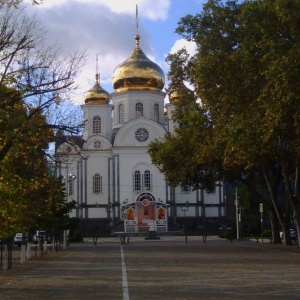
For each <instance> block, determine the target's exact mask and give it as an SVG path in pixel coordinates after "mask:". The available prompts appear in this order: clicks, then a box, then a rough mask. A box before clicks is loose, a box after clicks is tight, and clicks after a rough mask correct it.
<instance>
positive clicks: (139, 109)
mask: <svg viewBox="0 0 300 300" xmlns="http://www.w3.org/2000/svg"><path fill="white" fill-rule="evenodd" d="M142 115H143V104H142V103H140V102H139V103H137V104H136V105H135V117H136V118H139V117H141V116H142Z"/></svg>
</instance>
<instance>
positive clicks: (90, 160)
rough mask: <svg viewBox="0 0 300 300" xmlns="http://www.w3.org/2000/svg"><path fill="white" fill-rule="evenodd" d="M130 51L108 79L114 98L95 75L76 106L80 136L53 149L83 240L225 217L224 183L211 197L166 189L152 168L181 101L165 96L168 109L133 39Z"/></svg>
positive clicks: (157, 77) (157, 73)
mask: <svg viewBox="0 0 300 300" xmlns="http://www.w3.org/2000/svg"><path fill="white" fill-rule="evenodd" d="M135 44H136V45H135V48H134V49H133V51H132V53H131V54H130V56H129V58H128V59H127V60H125V61H124V62H122V63H121V64H119V65H118V66H117V67H116V69H115V70H114V72H113V75H112V86H113V89H114V92H113V93H111V94H109V93H108V92H106V91H105V90H104V89H103V88H102V87H101V85H100V83H99V75H98V74H97V75H96V82H95V85H94V86H93V87H92V88H91V89H90V90H89V91H88V92H87V93H86V95H85V98H84V104H83V105H82V106H81V109H82V113H83V120H84V124H83V125H84V127H83V134H82V136H76V137H71V136H69V137H68V136H61V139H60V140H59V141H58V142H57V144H56V154H57V158H58V161H59V162H58V167H57V176H63V178H64V179H65V185H66V191H67V198H68V200H69V201H72V200H75V201H76V203H77V206H76V209H74V211H73V212H72V213H71V217H76V218H78V219H79V222H80V228H81V230H82V231H83V233H85V234H89V233H90V234H92V233H93V234H97V231H103V229H104V228H107V226H108V225H110V226H112V230H114V227H116V226H118V228H121V230H122V231H124V232H126V233H141V232H142V233H147V232H148V230H149V226H150V225H149V224H152V225H153V224H154V227H155V230H156V231H157V233H158V234H159V233H167V232H169V231H170V230H172V229H171V227H174V226H175V225H177V224H182V222H186V221H187V220H192V221H193V223H194V224H199V225H198V226H200V224H203V222H210V221H215V222H217V221H218V220H222V219H224V218H225V196H224V185H223V183H222V182H220V184H218V185H217V187H216V191H215V193H213V194H207V193H206V192H204V191H202V190H196V191H192V190H191V189H190V187H189V186H182V187H181V186H179V187H176V188H174V187H170V186H169V185H168V182H167V181H166V180H165V178H164V176H163V174H161V173H160V172H159V170H158V169H157V168H156V167H155V166H154V165H153V164H152V163H151V158H150V156H149V155H148V153H147V150H148V145H149V143H150V142H151V141H153V140H155V139H160V140H161V139H163V138H164V136H165V135H166V134H174V128H175V126H176V125H175V124H174V123H173V122H172V118H171V117H172V112H173V111H174V109H175V105H176V101H175V100H177V101H178V99H175V98H174V99H173V98H172V97H170V99H169V101H170V102H169V103H167V104H166V105H165V103H164V101H165V97H166V94H165V93H164V92H163V87H164V82H165V75H164V73H163V71H162V69H161V68H160V67H159V66H158V65H157V64H156V63H154V62H153V61H151V60H149V59H148V58H147V56H146V55H145V54H144V52H143V51H142V49H141V48H140V36H139V35H138V34H137V35H136V36H135ZM104 230H105V229H104Z"/></svg>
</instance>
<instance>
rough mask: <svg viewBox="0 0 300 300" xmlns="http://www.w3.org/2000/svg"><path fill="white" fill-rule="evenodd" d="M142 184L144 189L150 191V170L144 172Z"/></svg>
mask: <svg viewBox="0 0 300 300" xmlns="http://www.w3.org/2000/svg"><path fill="white" fill-rule="evenodd" d="M144 186H145V190H147V191H150V190H151V174H150V171H148V170H147V171H145V172H144Z"/></svg>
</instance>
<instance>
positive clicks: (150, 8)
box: [25, 0, 171, 20]
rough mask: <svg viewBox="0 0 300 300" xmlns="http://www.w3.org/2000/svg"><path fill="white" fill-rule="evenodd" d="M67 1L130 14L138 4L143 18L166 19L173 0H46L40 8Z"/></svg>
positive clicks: (28, 0) (58, 4) (133, 12)
mask: <svg viewBox="0 0 300 300" xmlns="http://www.w3.org/2000/svg"><path fill="white" fill-rule="evenodd" d="M25 2H27V3H31V2H32V0H25ZM66 3H72V4H74V5H76V3H81V4H86V5H91V4H97V5H100V6H105V7H107V8H109V9H110V10H111V11H112V12H114V13H118V14H129V15H133V14H135V7H136V5H138V9H139V11H140V12H141V15H142V17H143V18H148V19H150V20H159V19H161V20H165V19H167V16H168V10H169V8H170V5H171V0H126V1H124V0H44V1H43V4H42V5H40V6H39V8H41V9H47V8H54V7H56V8H57V7H58V6H62V5H65V4H66Z"/></svg>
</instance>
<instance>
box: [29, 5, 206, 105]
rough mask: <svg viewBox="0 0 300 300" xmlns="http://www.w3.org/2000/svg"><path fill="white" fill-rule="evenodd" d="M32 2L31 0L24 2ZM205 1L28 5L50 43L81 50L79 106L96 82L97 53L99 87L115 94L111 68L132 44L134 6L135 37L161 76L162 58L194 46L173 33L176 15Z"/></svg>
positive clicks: (192, 11)
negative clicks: (39, 20)
mask: <svg viewBox="0 0 300 300" xmlns="http://www.w3.org/2000/svg"><path fill="white" fill-rule="evenodd" d="M25 2H31V0H25ZM205 2H206V0H44V1H43V4H42V5H39V6H32V5H30V4H28V5H27V10H28V11H30V12H34V13H36V14H37V16H38V17H39V18H40V19H41V22H42V25H43V26H44V27H45V28H46V30H47V37H48V39H49V43H53V42H55V41H58V42H59V44H60V46H61V50H62V53H68V52H70V51H75V50H77V49H78V50H85V51H86V54H87V58H86V63H85V67H84V69H83V70H82V72H81V75H80V77H79V78H78V80H77V83H78V84H79V89H78V91H77V93H76V95H74V97H73V101H74V102H76V103H78V104H82V103H83V99H84V94H85V92H86V91H87V90H88V89H90V88H91V87H92V86H93V84H94V82H95V72H96V55H98V61H99V72H100V78H101V82H100V83H101V85H102V87H103V88H104V89H106V90H107V91H108V92H113V89H112V86H111V76H112V73H113V70H114V69H115V68H116V67H117V66H118V65H119V64H120V63H122V62H123V61H124V60H125V59H127V58H128V56H129V54H130V53H131V52H132V50H133V49H134V47H135V41H134V36H135V32H136V18H135V15H136V5H138V16H139V35H140V36H141V48H142V49H143V51H144V52H145V54H146V55H147V56H148V57H149V58H150V59H152V60H154V61H155V62H156V63H158V64H159V65H160V66H161V67H162V69H163V70H164V72H165V74H166V73H167V72H168V66H167V64H166V63H165V57H166V55H167V54H168V53H170V52H174V51H176V50H178V49H179V48H181V47H183V46H186V48H187V49H188V50H189V51H190V52H191V53H193V52H194V51H195V46H194V45H193V44H188V43H187V42H184V41H180V37H179V36H178V35H177V34H175V33H174V31H175V29H176V27H177V22H178V21H179V19H180V18H181V17H183V16H185V15H187V14H192V15H195V14H196V13H199V12H201V10H202V6H203V3H205Z"/></svg>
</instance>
